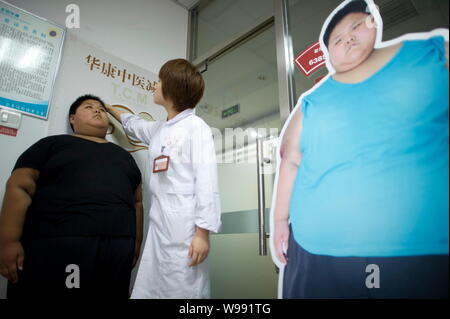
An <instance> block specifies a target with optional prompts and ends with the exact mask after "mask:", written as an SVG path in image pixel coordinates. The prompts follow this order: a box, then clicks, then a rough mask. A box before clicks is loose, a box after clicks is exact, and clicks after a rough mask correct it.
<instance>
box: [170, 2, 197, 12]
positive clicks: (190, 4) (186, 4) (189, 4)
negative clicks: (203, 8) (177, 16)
mask: <svg viewBox="0 0 450 319" xmlns="http://www.w3.org/2000/svg"><path fill="white" fill-rule="evenodd" d="M172 1H173V2H175V3H176V4H178V5H180V6H182V7H183V8H185V9H187V10H190V9H192V8H193V7H195V6H196V5H197V4H198V3H199V2H200V0H172Z"/></svg>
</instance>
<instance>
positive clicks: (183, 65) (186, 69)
mask: <svg viewBox="0 0 450 319" xmlns="http://www.w3.org/2000/svg"><path fill="white" fill-rule="evenodd" d="M159 79H160V80H161V83H162V94H163V96H164V98H165V99H169V100H170V101H171V102H172V103H173V104H174V106H175V107H176V108H177V111H178V112H182V111H184V110H186V109H193V108H195V106H196V105H197V104H198V102H200V99H201V98H202V96H203V92H204V91H205V82H204V81H203V77H202V75H201V74H200V72H199V71H198V70H197V69H196V68H195V67H194V66H193V65H192V64H191V63H190V62H189V61H187V60H185V59H175V60H170V61H168V62H166V63H165V64H164V65H163V66H162V67H161V70H159Z"/></svg>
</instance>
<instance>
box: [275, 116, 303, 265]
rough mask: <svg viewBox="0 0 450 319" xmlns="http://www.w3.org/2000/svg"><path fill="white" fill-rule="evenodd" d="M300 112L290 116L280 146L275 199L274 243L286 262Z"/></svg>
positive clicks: (278, 254) (298, 156) (299, 153)
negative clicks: (285, 254)
mask: <svg viewBox="0 0 450 319" xmlns="http://www.w3.org/2000/svg"><path fill="white" fill-rule="evenodd" d="M301 123H302V113H301V110H300V108H299V109H297V110H296V111H295V113H294V115H293V116H292V118H291V120H290V122H289V124H288V127H287V128H286V131H285V132H284V135H283V139H282V141H281V146H280V155H281V163H280V170H279V178H278V185H277V190H276V192H277V193H276V194H277V195H276V199H275V212H274V226H275V227H274V244H275V252H276V256H277V258H278V260H280V261H281V262H282V263H284V264H286V263H287V259H286V257H285V256H284V253H285V252H286V251H287V246H288V240H289V225H288V221H289V203H290V200H291V192H292V187H293V184H294V181H295V178H296V176H297V170H298V167H299V166H300V161H301V152H300V134H301Z"/></svg>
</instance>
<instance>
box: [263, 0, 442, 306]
mask: <svg viewBox="0 0 450 319" xmlns="http://www.w3.org/2000/svg"><path fill="white" fill-rule="evenodd" d="M382 30H383V23H382V19H381V16H380V14H379V12H378V9H377V7H376V5H375V3H374V2H373V1H371V0H367V1H344V2H343V3H342V4H341V5H339V7H337V8H336V9H335V10H334V11H333V12H332V13H331V14H330V16H329V17H328V18H327V20H326V21H325V23H324V26H323V28H322V31H321V34H320V45H321V47H322V50H323V52H324V53H325V56H326V60H327V68H328V70H329V74H328V75H327V76H326V77H325V78H324V79H323V80H322V81H320V82H319V83H318V84H317V85H316V86H315V87H313V88H312V89H311V90H309V91H308V92H306V93H304V94H303V95H302V96H301V97H300V99H299V101H298V104H297V106H296V108H295V109H294V110H293V112H292V114H291V116H290V117H289V119H288V121H287V122H286V124H285V127H284V129H283V131H282V136H281V145H280V152H279V155H278V156H279V160H278V163H279V165H278V171H277V177H276V181H275V190H276V191H275V192H274V195H273V205H272V212H271V230H272V234H271V235H272V236H271V250H272V256H273V259H274V262H275V263H276V264H277V266H279V267H280V268H281V272H280V277H279V278H280V279H279V285H278V294H279V297H280V298H448V246H449V241H448V225H449V224H448V223H449V214H448V209H449V198H448V196H449V195H448V191H449V189H448V188H449V184H448V178H449V176H448V164H449V162H448V156H449V154H448V153H449V152H448V151H449V142H448V141H449V140H448V128H449V127H448V109H449V72H448V34H449V32H448V29H438V30H434V31H432V32H429V33H420V34H417V33H416V34H408V35H405V36H402V37H400V38H397V39H395V40H392V41H389V42H382V41H381V40H382Z"/></svg>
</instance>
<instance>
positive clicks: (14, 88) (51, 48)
mask: <svg viewBox="0 0 450 319" xmlns="http://www.w3.org/2000/svg"><path fill="white" fill-rule="evenodd" d="M65 33H66V32H65V28H63V27H60V26H58V25H56V24H54V23H53V22H50V21H48V20H46V19H44V18H40V17H38V16H36V15H34V14H32V13H29V12H26V11H24V10H22V9H19V8H17V7H15V6H13V5H11V4H8V3H7V2H4V1H0V107H6V108H9V109H13V110H15V111H18V112H21V113H24V114H27V115H31V116H34V117H38V118H42V119H47V118H48V114H49V105H50V101H51V97H52V91H53V86H54V83H55V78H56V74H57V71H58V68H59V63H60V60H61V51H62V46H63V43H64V37H65Z"/></svg>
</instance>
